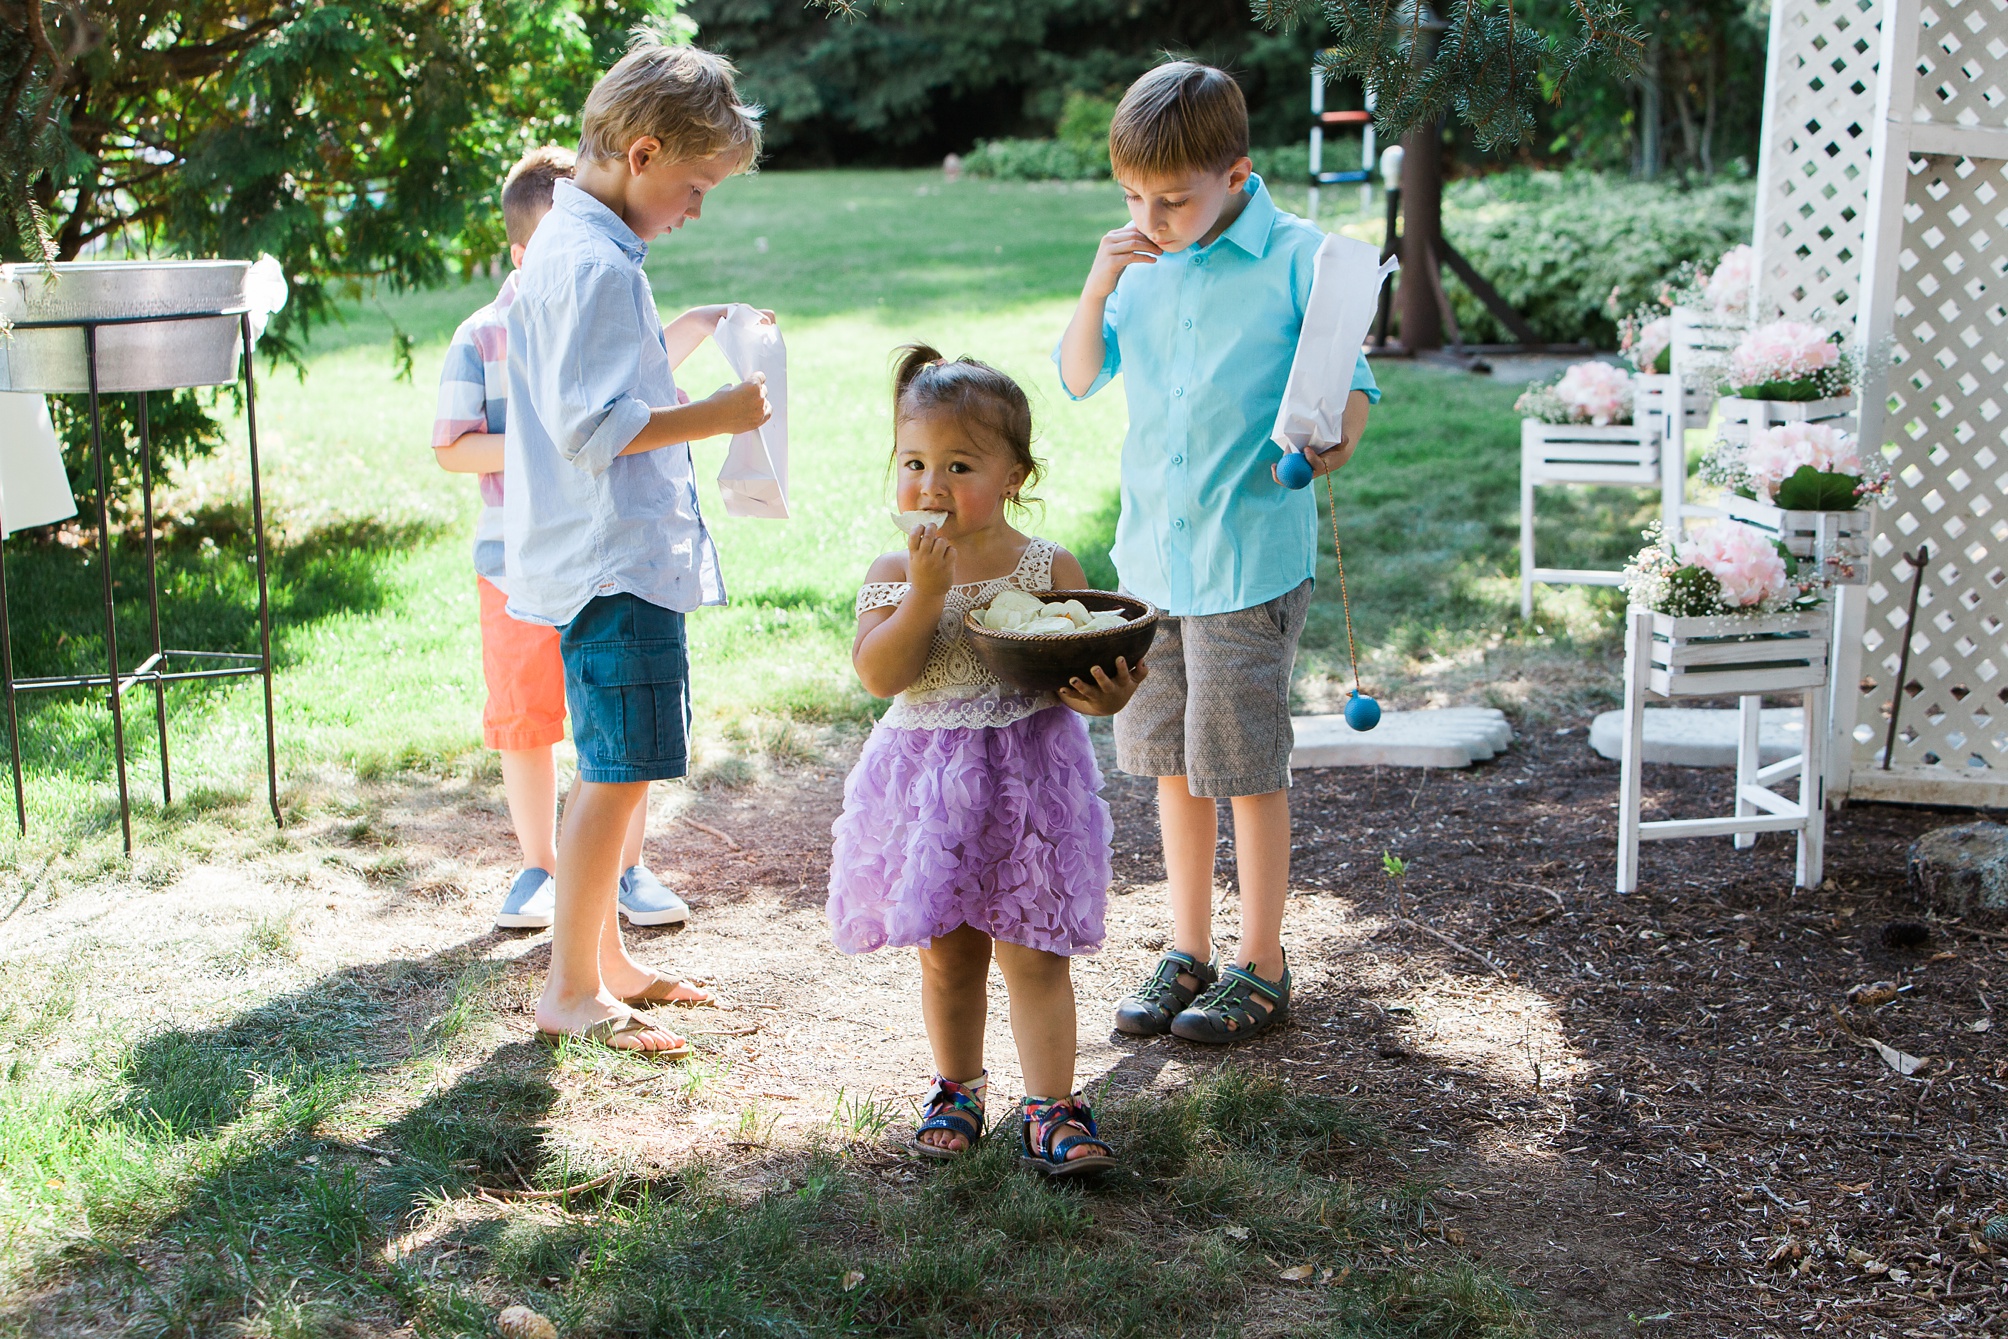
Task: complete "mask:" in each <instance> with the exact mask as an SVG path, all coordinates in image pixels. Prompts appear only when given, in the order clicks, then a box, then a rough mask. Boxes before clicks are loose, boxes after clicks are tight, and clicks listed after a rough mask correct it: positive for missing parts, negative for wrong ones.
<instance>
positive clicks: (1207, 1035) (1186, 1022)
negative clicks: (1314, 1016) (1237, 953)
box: [1171, 963, 1290, 1046]
mask: <svg viewBox="0 0 2008 1339" xmlns="http://www.w3.org/2000/svg"><path fill="white" fill-rule="evenodd" d="M1257 995H1260V996H1261V997H1262V1000H1263V1004H1260V1005H1258V1004H1256V1003H1255V997H1256V996H1257ZM1263 1005H1266V1006H1267V1007H1266V1008H1265V1007H1263ZM1289 1016H1290V966H1289V964H1288V963H1285V964H1284V965H1283V979H1282V980H1281V981H1264V980H1263V979H1262V978H1261V977H1259V976H1257V975H1255V973H1253V972H1251V971H1249V970H1248V969H1247V968H1246V967H1227V968H1224V969H1222V971H1221V973H1220V983H1219V984H1218V985H1216V986H1214V987H1213V989H1211V990H1209V991H1207V992H1206V993H1205V994H1204V995H1202V996H1200V997H1199V999H1198V1000H1197V1001H1196V1002H1195V1003H1194V1004H1193V1006H1192V1007H1191V1008H1189V1009H1187V1010H1186V1011H1185V1012H1183V1013H1181V1014H1180V1015H1179V1016H1178V1017H1176V1018H1174V1019H1172V1020H1171V1035H1172V1036H1174V1037H1183V1038H1184V1039H1185V1040H1187V1041H1198V1042H1205V1043H1207V1044H1208V1045H1211V1046H1225V1045H1227V1044H1228V1043H1230V1042H1239V1041H1247V1040H1249V1039H1250V1038H1253V1037H1259V1036H1261V1035H1262V1034H1263V1033H1265V1032H1267V1031H1269V1030H1270V1029H1271V1028H1274V1027H1280V1026H1281V1025H1282V1024H1283V1022H1284V1020H1286V1019H1288V1018H1289Z"/></svg>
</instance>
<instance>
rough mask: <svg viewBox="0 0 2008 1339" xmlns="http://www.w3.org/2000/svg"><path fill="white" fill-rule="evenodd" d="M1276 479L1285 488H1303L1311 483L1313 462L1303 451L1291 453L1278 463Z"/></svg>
mask: <svg viewBox="0 0 2008 1339" xmlns="http://www.w3.org/2000/svg"><path fill="white" fill-rule="evenodd" d="M1276 477H1277V478H1278V479H1280V480H1282V482H1283V487H1285V488H1303V487H1305V486H1307V485H1308V484H1309V483H1310V482H1311V462H1310V461H1308V460H1306V459H1305V458H1304V453H1303V452H1301V451H1291V452H1288V453H1286V454H1285V455H1284V456H1283V458H1282V459H1281V460H1279V461H1277V462H1276Z"/></svg>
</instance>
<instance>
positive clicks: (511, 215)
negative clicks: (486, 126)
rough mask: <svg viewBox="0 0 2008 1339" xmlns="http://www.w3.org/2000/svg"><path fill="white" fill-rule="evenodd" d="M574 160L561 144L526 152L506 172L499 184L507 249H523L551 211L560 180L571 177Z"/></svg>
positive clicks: (575, 158)
mask: <svg viewBox="0 0 2008 1339" xmlns="http://www.w3.org/2000/svg"><path fill="white" fill-rule="evenodd" d="M577 165H578V157H577V155H576V154H574V153H573V152H572V151H571V150H570V149H567V148H566V147H565V146H564V145H562V144H546V145H543V146H542V147H541V148H536V149H532V150H530V152H528V153H526V154H524V155H523V156H522V157H521V158H520V159H518V160H517V162H516V166H514V167H512V168H510V169H509V175H508V176H507V177H505V178H504V179H503V181H502V231H503V232H505V233H507V234H508V235H509V245H511V246H523V245H525V244H527V243H528V242H529V240H530V234H531V233H533V232H535V231H537V223H538V221H539V220H541V219H542V218H543V217H544V215H545V214H546V213H547V212H549V210H550V208H551V196H552V195H553V194H554V193H555V192H556V191H557V189H558V181H559V179H560V178H564V177H569V176H571V175H572V171H573V169H574V168H575V167H576V166H577Z"/></svg>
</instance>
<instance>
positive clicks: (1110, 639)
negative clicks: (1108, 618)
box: [962, 590, 1158, 693]
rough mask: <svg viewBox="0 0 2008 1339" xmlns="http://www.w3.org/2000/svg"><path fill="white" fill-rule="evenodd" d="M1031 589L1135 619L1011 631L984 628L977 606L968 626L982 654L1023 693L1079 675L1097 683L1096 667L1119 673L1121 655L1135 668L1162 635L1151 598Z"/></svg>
mask: <svg viewBox="0 0 2008 1339" xmlns="http://www.w3.org/2000/svg"><path fill="white" fill-rule="evenodd" d="M1029 593H1030V594H1033V595H1036V596H1038V597H1039V598H1040V599H1041V600H1044V601H1046V602H1048V603H1053V602H1057V601H1060V600H1079V601H1080V602H1081V603H1082V604H1083V605H1085V606H1086V607H1087V609H1088V610H1089V612H1091V613H1095V612H1100V611H1101V610H1104V609H1112V610H1114V611H1115V612H1117V613H1119V614H1121V615H1122V616H1123V617H1124V618H1127V619H1129V620H1130V621H1129V622H1128V623H1125V624H1123V626H1121V627H1119V628H1102V629H1099V630H1095V631H1084V632H1048V633H1036V632H1005V631H1002V630H1001V629H998V628H986V627H984V626H983V625H982V624H981V623H978V622H977V621H976V612H975V611H974V610H971V611H970V612H969V613H968V614H966V615H964V616H963V620H962V625H963V627H965V628H967V629H968V630H969V640H970V642H971V643H972V644H974V646H975V647H976V654H977V657H978V658H979V659H981V660H982V661H983V664H984V666H985V667H986V668H987V669H989V671H990V672H991V673H992V674H994V675H996V676H997V678H998V679H999V680H1000V681H1001V682H1002V683H1004V685H1005V686H1006V687H1010V688H1015V689H1017V690H1018V691H1019V692H1021V693H1050V692H1053V691H1055V690H1057V689H1060V688H1064V687H1066V686H1067V684H1068V683H1069V682H1071V681H1072V680H1074V679H1085V680H1087V681H1088V682H1089V683H1093V682H1094V681H1095V679H1094V675H1093V674H1092V673H1091V671H1092V670H1093V669H1094V668H1095V666H1097V665H1099V666H1101V667H1102V669H1103V670H1104V671H1106V672H1107V673H1108V674H1110V675H1113V674H1114V673H1115V672H1116V657H1118V656H1121V657H1123V658H1124V659H1125V660H1127V661H1128V662H1129V664H1130V667H1131V668H1135V667H1136V666H1137V665H1139V664H1141V663H1142V661H1143V657H1144V653H1145V652H1147V651H1149V650H1150V644H1151V642H1152V641H1153V640H1154V639H1155V638H1156V637H1157V620H1158V611H1157V609H1156V608H1155V607H1154V606H1153V605H1151V604H1149V603H1148V602H1146V601H1143V600H1138V599H1134V598H1132V597H1131V596H1128V595H1117V594H1116V593H1115V592H1114V591H1106V590H1039V591H1031V592H1029Z"/></svg>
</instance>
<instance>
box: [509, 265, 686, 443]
mask: <svg viewBox="0 0 2008 1339" xmlns="http://www.w3.org/2000/svg"><path fill="white" fill-rule="evenodd" d="M568 297H569V299H570V300H569V301H568V302H563V303H551V304H549V310H547V311H546V312H544V313H543V314H542V316H541V317H540V319H539V320H538V321H537V323H536V327H534V328H535V329H536V333H537V334H538V335H539V336H541V338H540V339H539V342H540V343H543V344H545V348H544V349H542V350H526V353H528V354H529V355H530V356H529V357H528V358H527V360H526V361H527V365H528V367H529V369H530V382H531V384H532V385H533V386H534V387H535V388H536V390H535V400H536V407H537V416H538V418H539V419H541V420H542V422H543V423H544V424H545V426H546V428H547V430H548V431H549V432H550V434H551V439H552V441H553V443H554V444H555V445H556V446H557V448H558V454H559V455H560V456H562V457H563V458H564V459H565V460H566V461H568V462H570V463H571V464H573V465H576V466H578V467H579V468H580V469H582V470H584V471H585V472H586V473H588V474H590V475H593V476H595V477H597V476H599V475H601V474H603V473H605V472H606V469H607V467H608V466H609V465H611V464H613V462H614V460H615V458H616V457H618V456H619V455H620V453H621V452H622V451H623V450H625V449H626V448H627V445H628V443H629V442H632V441H633V440H634V439H635V437H636V436H637V435H638V434H639V433H640V432H641V430H642V429H643V428H645V427H647V426H648V420H649V415H650V413H651V412H652V411H653V407H652V406H651V405H650V404H649V403H648V402H647V401H645V400H643V399H642V398H641V397H640V396H638V395H636V394H635V393H634V388H635V386H636V385H637V384H638V383H639V381H640V372H639V369H640V365H641V348H642V345H641V341H642V340H644V339H649V338H654V335H653V333H652V332H649V331H646V330H645V329H644V328H643V326H642V323H641V316H640V313H639V311H638V310H637V309H636V306H635V297H634V283H633V280H632V278H631V277H630V276H627V275H623V274H619V273H616V272H615V271H614V270H612V269H610V268H608V267H607V266H604V265H582V266H580V267H579V269H578V270H577V272H576V274H575V275H574V281H573V285H572V289H571V292H570V294H569V295H568ZM539 352H541V353H542V354H543V355H544V356H542V357H538V356H537V354H538V353H539Z"/></svg>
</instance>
